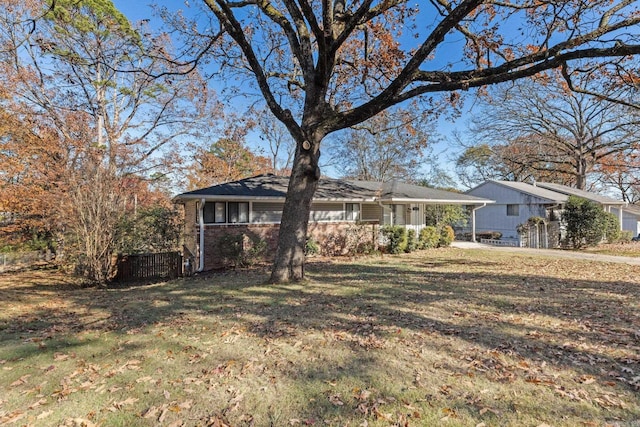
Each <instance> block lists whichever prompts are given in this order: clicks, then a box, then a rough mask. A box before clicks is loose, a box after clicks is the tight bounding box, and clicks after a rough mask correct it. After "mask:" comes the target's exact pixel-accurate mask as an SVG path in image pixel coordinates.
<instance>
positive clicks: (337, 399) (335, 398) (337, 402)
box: [329, 394, 344, 406]
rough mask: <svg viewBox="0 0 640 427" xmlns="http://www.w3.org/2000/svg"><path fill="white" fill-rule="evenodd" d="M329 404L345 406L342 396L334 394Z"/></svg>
mask: <svg viewBox="0 0 640 427" xmlns="http://www.w3.org/2000/svg"><path fill="white" fill-rule="evenodd" d="M329 402H331V403H333V404H334V405H336V406H342V405H344V402H343V401H342V400H340V395H339V394H334V395H331V396H329Z"/></svg>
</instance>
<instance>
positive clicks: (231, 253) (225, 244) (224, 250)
mask: <svg viewBox="0 0 640 427" xmlns="http://www.w3.org/2000/svg"><path fill="white" fill-rule="evenodd" d="M243 241H244V236H243V235H242V234H232V233H227V234H223V235H221V236H220V237H218V238H217V239H216V242H215V247H216V248H217V251H218V257H219V258H220V262H221V263H222V264H224V265H228V266H231V267H237V266H239V265H241V264H242V252H243V248H242V242H243Z"/></svg>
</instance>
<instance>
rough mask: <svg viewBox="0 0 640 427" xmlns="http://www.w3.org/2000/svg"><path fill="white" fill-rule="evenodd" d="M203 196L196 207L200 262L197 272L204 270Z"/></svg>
mask: <svg viewBox="0 0 640 427" xmlns="http://www.w3.org/2000/svg"><path fill="white" fill-rule="evenodd" d="M204 203H205V201H204V198H202V199H200V209H198V225H199V226H200V262H199V263H198V270H197V272H198V273H200V272H202V271H203V270H204Z"/></svg>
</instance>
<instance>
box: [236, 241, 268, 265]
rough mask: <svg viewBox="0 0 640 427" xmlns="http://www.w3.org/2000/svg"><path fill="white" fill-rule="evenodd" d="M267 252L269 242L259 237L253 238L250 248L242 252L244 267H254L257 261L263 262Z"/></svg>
mask: <svg viewBox="0 0 640 427" xmlns="http://www.w3.org/2000/svg"><path fill="white" fill-rule="evenodd" d="M243 238H244V236H243ZM266 252H267V241H266V240H264V239H261V238H259V237H255V238H252V239H251V244H250V246H249V248H248V249H246V250H244V251H243V252H242V256H241V263H242V265H253V264H255V263H256V261H261V260H263V259H264V255H265V253H266Z"/></svg>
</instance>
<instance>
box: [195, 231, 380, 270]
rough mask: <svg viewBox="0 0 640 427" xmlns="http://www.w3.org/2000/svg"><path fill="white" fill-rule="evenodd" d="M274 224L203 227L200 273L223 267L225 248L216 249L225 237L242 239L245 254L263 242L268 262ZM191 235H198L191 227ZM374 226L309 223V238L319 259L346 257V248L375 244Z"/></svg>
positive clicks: (274, 241)
mask: <svg viewBox="0 0 640 427" xmlns="http://www.w3.org/2000/svg"><path fill="white" fill-rule="evenodd" d="M279 229H280V226H279V225H278V224H243V225H235V224H234V225H206V226H205V232H204V235H205V248H204V269H205V270H211V269H216V268H221V267H225V263H224V262H223V261H224V260H223V258H224V255H223V254H224V253H225V248H221V247H220V245H221V244H222V243H223V242H224V239H225V236H229V235H230V236H238V235H242V236H243V238H242V246H243V248H244V250H249V249H250V248H251V247H252V246H253V242H256V241H264V242H266V250H265V251H264V254H263V257H262V259H261V261H272V260H273V258H274V256H275V253H276V247H277V244H278V232H279ZM194 231H195V235H196V236H197V235H198V234H197V233H199V230H198V227H197V226H196V227H195V230H194ZM377 232H378V224H377V223H374V224H366V225H358V226H356V225H355V224H354V223H348V222H341V223H336V222H311V223H309V236H310V237H312V238H313V239H314V240H315V241H316V242H318V243H319V246H320V248H321V253H322V254H323V255H329V256H336V255H346V254H348V253H349V248H350V247H352V246H353V245H354V244H355V245H361V244H366V243H368V244H374V242H376V241H377V239H376V236H377Z"/></svg>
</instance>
